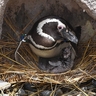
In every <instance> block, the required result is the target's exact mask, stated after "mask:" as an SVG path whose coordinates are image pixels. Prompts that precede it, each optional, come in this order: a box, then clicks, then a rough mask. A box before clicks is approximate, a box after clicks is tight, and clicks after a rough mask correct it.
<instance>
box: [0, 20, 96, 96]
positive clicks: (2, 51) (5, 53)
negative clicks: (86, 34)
mask: <svg viewBox="0 0 96 96" xmlns="http://www.w3.org/2000/svg"><path fill="white" fill-rule="evenodd" d="M6 20H7V19H6ZM7 21H8V20H7ZM7 24H8V25H10V23H9V22H7ZM10 28H11V29H13V31H14V33H15V34H16V31H15V29H14V27H13V26H12V25H10ZM19 35H21V34H19ZM3 37H4V40H1V41H0V67H1V68H0V79H1V80H4V81H7V82H10V83H11V84H13V83H17V82H18V83H21V82H32V83H34V84H37V83H39V84H42V85H43V84H49V83H50V84H56V85H57V84H59V85H61V86H65V85H67V86H69V87H70V86H74V87H75V88H76V89H78V90H79V91H81V92H82V93H83V94H85V96H88V95H87V94H86V93H85V92H84V91H82V89H80V88H79V87H78V84H80V83H83V82H86V81H87V80H90V79H95V78H96V50H95V48H96V43H95V42H93V41H92V40H93V38H94V37H95V34H94V35H93V37H91V38H90V39H89V41H88V42H85V43H80V44H79V46H78V50H79V53H78V54H80V55H81V56H80V57H79V58H78V59H76V62H75V65H74V68H73V69H72V70H69V71H67V72H65V73H58V74H52V73H46V72H44V71H42V70H40V69H39V68H38V67H37V66H36V64H37V62H38V57H37V56H36V55H35V54H34V53H33V52H32V51H31V49H30V48H29V46H28V44H26V43H22V44H21V46H20V48H19V49H18V52H17V61H16V60H15V59H14V53H15V51H16V48H17V46H18V44H19V42H17V41H15V39H14V38H13V37H12V36H11V34H9V33H7V34H6V35H3ZM5 38H6V39H5ZM2 45H3V46H2Z"/></svg>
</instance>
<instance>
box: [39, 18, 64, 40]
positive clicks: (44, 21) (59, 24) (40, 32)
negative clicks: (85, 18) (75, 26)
mask: <svg viewBox="0 0 96 96" xmlns="http://www.w3.org/2000/svg"><path fill="white" fill-rule="evenodd" d="M50 22H58V26H64V27H65V28H66V26H65V24H63V23H62V22H61V21H59V20H58V19H45V20H43V21H42V22H40V23H39V24H38V27H37V33H38V34H39V35H41V36H43V37H46V38H48V39H50V40H52V41H55V40H54V38H53V37H51V36H50V35H48V34H46V33H44V32H43V30H42V27H43V26H44V24H46V23H50Z"/></svg>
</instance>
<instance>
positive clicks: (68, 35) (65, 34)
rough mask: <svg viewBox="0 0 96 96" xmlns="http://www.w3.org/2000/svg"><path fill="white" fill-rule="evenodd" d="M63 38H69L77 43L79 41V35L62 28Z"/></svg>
mask: <svg viewBox="0 0 96 96" xmlns="http://www.w3.org/2000/svg"><path fill="white" fill-rule="evenodd" d="M62 35H63V38H65V39H67V40H68V41H71V42H73V43H75V44H77V43H78V39H77V37H76V36H75V35H74V34H73V33H72V32H70V31H68V32H66V31H65V30H62Z"/></svg>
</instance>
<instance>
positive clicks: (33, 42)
mask: <svg viewBox="0 0 96 96" xmlns="http://www.w3.org/2000/svg"><path fill="white" fill-rule="evenodd" d="M27 38H28V39H29V40H30V41H31V42H32V44H33V45H34V46H36V47H37V48H40V49H51V48H53V47H54V46H55V45H56V44H57V43H55V44H54V46H52V47H44V46H42V45H39V44H36V43H35V41H34V40H33V39H32V37H31V36H30V35H28V36H27Z"/></svg>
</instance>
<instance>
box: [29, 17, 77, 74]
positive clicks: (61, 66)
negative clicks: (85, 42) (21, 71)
mask: <svg viewBox="0 0 96 96" xmlns="http://www.w3.org/2000/svg"><path fill="white" fill-rule="evenodd" d="M75 32H76V31H75V30H74V29H73V27H72V26H71V25H70V24H69V23H68V22H67V21H66V20H64V19H62V18H60V17H57V16H47V17H44V18H41V19H39V20H38V21H37V22H36V23H35V24H34V25H33V27H32V29H31V30H30V32H29V33H28V35H27V41H28V42H29V46H30V48H31V49H32V51H33V52H34V53H35V54H36V55H37V56H39V63H38V66H39V68H41V69H42V70H45V71H47V72H52V73H58V72H65V71H67V70H69V69H71V68H72V66H73V63H74V59H75V57H76V51H75V50H74V47H73V46H72V43H73V45H74V44H75V45H76V44H77V43H78V38H77V37H76V34H75Z"/></svg>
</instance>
